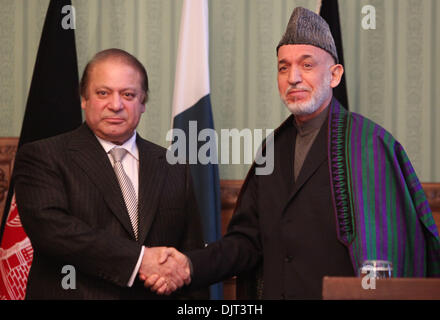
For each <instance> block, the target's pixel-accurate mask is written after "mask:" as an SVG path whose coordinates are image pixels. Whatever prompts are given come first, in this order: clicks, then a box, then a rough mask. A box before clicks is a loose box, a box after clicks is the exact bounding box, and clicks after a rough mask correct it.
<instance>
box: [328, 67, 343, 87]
mask: <svg viewBox="0 0 440 320" xmlns="http://www.w3.org/2000/svg"><path fill="white" fill-rule="evenodd" d="M330 72H331V73H332V80H331V81H330V87H332V88H336V87H337V86H338V85H339V83H340V82H341V79H342V75H343V74H344V67H343V66H342V64H335V65H333V66H331V67H330Z"/></svg>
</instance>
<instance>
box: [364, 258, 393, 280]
mask: <svg viewBox="0 0 440 320" xmlns="http://www.w3.org/2000/svg"><path fill="white" fill-rule="evenodd" d="M359 275H360V276H363V275H368V276H369V277H370V278H375V279H387V278H391V277H392V276H393V263H392V262H391V261H387V260H365V261H364V262H363V263H362V266H361V267H360V268H359Z"/></svg>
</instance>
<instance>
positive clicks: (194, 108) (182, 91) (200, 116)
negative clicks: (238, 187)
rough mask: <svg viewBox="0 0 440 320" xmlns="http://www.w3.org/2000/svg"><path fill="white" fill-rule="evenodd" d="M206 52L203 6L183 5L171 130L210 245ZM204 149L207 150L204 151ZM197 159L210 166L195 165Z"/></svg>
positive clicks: (214, 208) (214, 188) (213, 226)
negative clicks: (180, 142) (178, 135)
mask: <svg viewBox="0 0 440 320" xmlns="http://www.w3.org/2000/svg"><path fill="white" fill-rule="evenodd" d="M208 49H209V25H208V2H207V0H185V1H184V2H183V8H182V16H181V24H180V35H179V49H178V55H177V65H176V78H175V83H174V99H173V128H174V129H180V130H181V132H184V133H185V136H186V141H187V144H186V145H187V146H188V148H187V152H186V160H188V162H189V163H190V168H191V175H192V179H193V184H194V190H195V194H196V199H197V203H198V207H199V211H200V214H201V218H202V224H203V231H204V237H205V242H206V243H211V242H214V241H216V240H217V239H219V238H220V237H221V224H220V183H219V173H218V166H217V163H218V161H217V160H216V159H217V141H216V139H214V138H213V136H212V135H207V136H204V137H205V138H202V139H201V140H204V141H199V139H200V136H199V133H200V132H201V131H202V130H205V129H212V131H210V132H211V133H212V132H213V130H214V121H213V117H212V110H211V98H210V86H209V50H208ZM174 131H176V130H174ZM208 131H209V130H208ZM204 132H207V130H205V131H204ZM207 145H208V146H210V147H209V148H208V149H206V146H207ZM200 155H203V156H204V157H205V158H208V159H211V160H212V159H214V160H215V161H209V163H206V161H202V162H200V157H199V156H200ZM210 292H211V299H222V298H223V287H222V285H221V284H216V285H213V286H211V291H210Z"/></svg>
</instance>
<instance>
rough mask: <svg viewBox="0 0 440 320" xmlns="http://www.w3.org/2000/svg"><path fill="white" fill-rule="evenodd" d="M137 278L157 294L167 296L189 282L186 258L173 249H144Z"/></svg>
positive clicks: (188, 268)
mask: <svg viewBox="0 0 440 320" xmlns="http://www.w3.org/2000/svg"><path fill="white" fill-rule="evenodd" d="M139 278H140V279H141V280H142V281H144V285H145V287H147V288H150V289H151V290H152V291H154V292H156V293H157V294H160V295H162V294H165V295H169V294H171V293H172V292H174V291H176V290H177V289H179V288H181V287H182V286H183V285H184V284H186V285H187V284H189V283H190V282H191V276H190V267H189V261H188V258H187V257H186V256H185V255H184V254H182V253H180V252H179V251H177V250H176V249H174V248H168V247H154V248H145V251H144V256H143V257H142V263H141V267H140V269H139Z"/></svg>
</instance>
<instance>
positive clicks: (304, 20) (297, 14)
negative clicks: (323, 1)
mask: <svg viewBox="0 0 440 320" xmlns="http://www.w3.org/2000/svg"><path fill="white" fill-rule="evenodd" d="M286 44H309V45H312V46H315V47H318V48H321V49H323V50H325V51H327V52H328V53H330V54H331V55H332V57H333V58H334V59H335V62H336V63H339V62H338V53H337V51H336V46H335V40H334V39H333V36H332V33H331V32H330V27H329V26H328V24H327V22H326V21H325V20H324V19H323V18H322V17H321V16H319V15H317V14H316V13H314V12H313V11H310V10H307V9H305V8H301V7H297V8H295V9H294V10H293V12H292V15H291V16H290V20H289V24H288V25H287V28H286V32H285V33H284V36H283V38H282V39H281V41H280V43H279V44H278V46H277V54H278V49H279V48H280V47H281V46H284V45H286Z"/></svg>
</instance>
